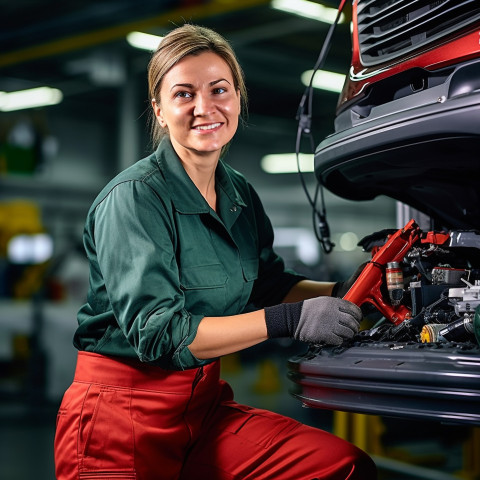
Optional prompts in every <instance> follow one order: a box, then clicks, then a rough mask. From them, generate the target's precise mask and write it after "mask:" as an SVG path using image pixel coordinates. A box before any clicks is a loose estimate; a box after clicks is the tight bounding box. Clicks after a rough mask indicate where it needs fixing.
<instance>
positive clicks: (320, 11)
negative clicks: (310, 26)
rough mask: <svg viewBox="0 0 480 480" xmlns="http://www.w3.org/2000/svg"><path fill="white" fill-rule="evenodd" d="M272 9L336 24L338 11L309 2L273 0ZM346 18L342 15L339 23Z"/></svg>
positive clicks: (303, 0)
mask: <svg viewBox="0 0 480 480" xmlns="http://www.w3.org/2000/svg"><path fill="white" fill-rule="evenodd" d="M270 6H271V7H272V8H275V9H276V10H282V11H284V12H288V13H293V14H294V15H300V16H301V17H307V18H312V19H314V20H318V21H320V22H325V23H330V24H332V23H334V22H335V18H336V17H337V14H338V11H337V9H336V8H329V7H325V6H324V5H320V4H319V3H315V2H309V1H307V0H272V2H271V3H270ZM344 20H345V16H344V15H343V13H342V14H341V15H340V19H339V23H342V22H344Z"/></svg>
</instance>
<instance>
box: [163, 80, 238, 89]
mask: <svg viewBox="0 0 480 480" xmlns="http://www.w3.org/2000/svg"><path fill="white" fill-rule="evenodd" d="M220 82H227V83H228V84H229V85H231V83H230V82H229V81H228V80H227V79H226V78H219V79H218V80H214V81H213V82H210V83H209V85H210V86H211V87H213V85H216V84H217V83H220ZM175 87H186V88H194V86H193V85H192V84H191V83H176V84H175V85H173V86H172V88H171V89H170V91H172V90H173V89H174V88H175Z"/></svg>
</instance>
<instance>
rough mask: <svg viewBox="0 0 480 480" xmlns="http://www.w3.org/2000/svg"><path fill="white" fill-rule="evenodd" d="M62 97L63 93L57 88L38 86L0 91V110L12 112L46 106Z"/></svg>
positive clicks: (55, 102)
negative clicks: (12, 90) (13, 90)
mask: <svg viewBox="0 0 480 480" xmlns="http://www.w3.org/2000/svg"><path fill="white" fill-rule="evenodd" d="M62 99H63V94H62V92H61V91H60V90H58V89H57V88H50V87H38V88H31V89H29V90H19V91H16V92H8V93H7V92H0V111H2V112H12V111H13V110H23V109H26V108H36V107H46V106H48V105H56V104H57V103H60V102H61V101H62Z"/></svg>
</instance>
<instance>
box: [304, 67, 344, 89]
mask: <svg viewBox="0 0 480 480" xmlns="http://www.w3.org/2000/svg"><path fill="white" fill-rule="evenodd" d="M312 74H313V70H307V71H306V72H303V73H302V77H301V80H302V83H303V84H304V85H305V86H308V85H309V84H310V79H311V78H312ZM344 83H345V75H343V74H341V73H335V72H328V71H326V70H318V71H317V72H316V73H315V77H314V78H313V82H312V86H313V87H314V88H319V89H321V90H328V91H330V92H336V93H340V92H341V91H342V88H343V84H344Z"/></svg>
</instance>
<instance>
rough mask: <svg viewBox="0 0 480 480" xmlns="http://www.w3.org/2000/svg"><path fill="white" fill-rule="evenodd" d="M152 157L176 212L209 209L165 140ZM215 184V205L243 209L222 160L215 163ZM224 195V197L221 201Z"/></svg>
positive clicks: (243, 205) (240, 199)
mask: <svg viewBox="0 0 480 480" xmlns="http://www.w3.org/2000/svg"><path fill="white" fill-rule="evenodd" d="M155 156H156V159H157V163H158V166H159V168H160V171H161V172H162V173H163V176H164V178H165V181H166V182H167V185H168V188H169V191H170V195H171V197H172V200H173V204H174V205H175V208H176V210H177V211H178V212H180V213H183V214H187V215H188V214H200V213H209V212H210V207H209V205H208V203H207V202H206V200H205V199H204V198H203V196H202V194H201V193H200V191H199V190H198V188H197V187H196V186H195V184H194V183H193V182H192V180H191V179H190V177H189V176H188V174H187V172H186V171H185V169H184V168H183V165H182V163H181V162H180V159H179V158H178V155H177V153H176V152H175V150H174V149H173V146H172V143H171V142H170V139H169V138H168V137H164V138H163V139H162V141H161V142H160V145H159V146H158V148H157V150H156V152H155ZM215 182H216V188H217V195H218V197H219V198H218V200H219V204H226V203H228V204H231V205H236V206H239V207H245V206H246V204H245V202H244V201H243V199H242V197H241V196H240V194H239V193H238V191H237V189H236V188H235V186H234V185H233V182H232V179H231V178H230V175H229V173H228V171H227V169H226V167H225V165H224V164H223V162H222V160H220V161H219V162H218V166H217V169H216V171H215ZM224 195H225V196H226V197H227V198H222V197H223V196H224Z"/></svg>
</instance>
